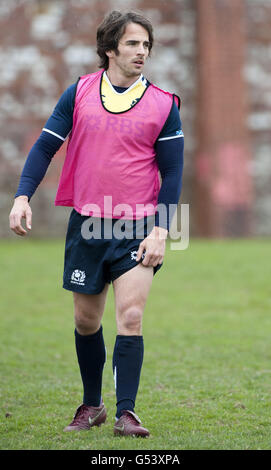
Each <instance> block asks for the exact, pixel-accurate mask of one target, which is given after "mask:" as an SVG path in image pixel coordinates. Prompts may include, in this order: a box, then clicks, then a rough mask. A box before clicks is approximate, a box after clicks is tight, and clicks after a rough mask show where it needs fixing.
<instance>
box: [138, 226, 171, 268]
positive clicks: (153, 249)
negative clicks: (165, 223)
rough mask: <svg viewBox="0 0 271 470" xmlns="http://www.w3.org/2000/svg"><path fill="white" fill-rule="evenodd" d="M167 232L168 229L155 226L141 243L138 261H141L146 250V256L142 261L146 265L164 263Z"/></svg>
mask: <svg viewBox="0 0 271 470" xmlns="http://www.w3.org/2000/svg"><path fill="white" fill-rule="evenodd" d="M167 234H168V231H167V230H166V229H165V228H162V227H153V229H152V231H151V233H150V234H149V235H148V236H147V237H146V238H144V240H143V241H142V242H141V243H140V245H139V249H138V252H137V257H136V261H140V259H141V257H142V254H143V251H144V250H145V257H144V259H143V261H142V264H143V265H144V266H154V267H155V266H157V265H158V264H162V262H163V259H164V256H165V249H166V238H167Z"/></svg>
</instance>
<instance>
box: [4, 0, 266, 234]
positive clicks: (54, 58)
mask: <svg viewBox="0 0 271 470" xmlns="http://www.w3.org/2000/svg"><path fill="white" fill-rule="evenodd" d="M204 1H207V2H208V0H204ZM218 1H223V0H218ZM113 8H114V9H117V8H120V9H123V8H126V9H127V8H133V9H140V10H142V11H143V12H144V13H145V14H146V15H147V16H148V17H149V18H150V19H151V20H152V22H153V24H154V28H155V39H156V46H155V48H154V51H153V54H152V58H151V59H150V61H149V63H148V65H147V66H146V70H145V75H146V76H147V77H148V78H149V79H150V80H151V81H153V82H154V83H156V84H157V85H158V86H160V87H162V88H165V89H168V90H169V91H174V92H176V93H177V94H179V95H181V97H182V109H181V118H182V121H183V129H184V133H185V172H184V187H183V193H182V198H181V202H183V203H189V202H190V201H192V196H193V191H194V188H193V184H194V181H195V180H194V178H195V151H196V148H197V146H198V144H199V143H198V142H197V132H196V125H195V123H196V116H197V109H198V96H197V85H198V79H197V73H198V65H199V60H198V49H197V31H196V27H197V8H196V2H195V1H194V0H170V1H164V0H145V1H141V0H134V1H130V0H129V1H128V0H126V1H124V0H114V1H113V0H106V1H98V0H92V1H90V0H58V1H51V0H40V1H32V0H10V1H9V2H6V1H0V44H1V45H0V59H1V64H2V66H1V69H0V124H1V131H0V132H1V140H0V236H13V234H12V233H10V231H9V228H8V214H9V211H10V209H11V206H12V199H13V196H14V193H15V192H16V188H17V185H18V180H19V175H20V172H21V170H22V167H23V165H24V162H25V159H26V157H27V154H28V152H29V150H30V148H31V146H32V145H33V143H34V142H35V139H36V138H37V137H38V136H39V134H40V132H41V129H42V127H43V125H44V123H45V122H46V120H47V118H48V117H49V115H50V114H51V112H52V110H53V108H54V106H55V104H56V102H57V100H58V98H59V97H60V95H61V94H62V92H63V91H64V90H65V88H67V87H68V86H69V85H70V84H71V83H73V82H75V81H76V80H77V78H78V76H80V75H83V74H86V73H90V72H93V71H95V70H97V56H96V47H95V36H96V27H97V24H99V22H100V21H101V20H102V18H103V16H104V14H105V13H106V12H107V11H108V10H111V9H113ZM245 25H246V26H245V27H246V36H247V38H248V43H247V48H246V60H245V66H244V69H243V70H240V74H244V77H245V80H246V82H247V85H248V89H249V94H248V109H249V113H248V116H247V126H248V128H249V131H250V133H249V136H250V142H251V149H252V156H253V159H252V166H251V172H252V176H253V184H254V186H255V190H254V201H253V220H254V224H253V227H254V233H255V234H256V235H261V234H270V233H271V221H270V220H271V218H270V213H271V205H270V204H268V203H269V201H270V191H269V188H270V179H271V178H270V177H271V174H270V173H271V170H270V164H269V161H270V157H269V150H270V146H271V136H270V132H269V128H270V121H271V98H270V97H271V85H270V80H269V77H268V74H269V75H270V73H269V72H270V70H269V69H270V60H268V57H269V58H270V55H271V52H270V51H271V32H270V31H271V28H270V25H271V4H270V2H268V1H267V0H257V1H256V0H254V1H253V0H245ZM207 33H208V31H207V32H206V34H207ZM268 64H269V65H268ZM229 73H230V71H229ZM232 112H233V114H234V103H232ZM65 146H66V143H65V144H64V145H63V146H62V148H61V150H60V151H59V152H58V153H57V155H56V156H55V158H54V160H53V162H52V164H51V165H50V167H49V170H48V173H47V175H46V177H45V179H44V181H43V182H42V183H41V185H40V187H39V188H38V190H37V192H36V194H35V195H34V196H33V198H32V200H31V206H32V209H33V229H32V232H33V235H34V234H35V235H37V236H42V235H45V236H58V235H64V234H65V230H66V221H67V216H68V213H69V211H70V210H69V209H66V208H59V207H58V208H55V207H54V205H53V201H54V196H55V193H56V187H57V181H58V178H59V175H60V171H61V166H62V163H63V159H64V155H65ZM190 215H191V230H192V233H194V234H197V232H198V228H197V226H196V224H195V218H194V216H193V215H194V207H193V204H191V214H190ZM268 219H269V220H268Z"/></svg>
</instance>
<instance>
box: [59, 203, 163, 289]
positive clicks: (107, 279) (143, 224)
mask: <svg viewBox="0 0 271 470" xmlns="http://www.w3.org/2000/svg"><path fill="white" fill-rule="evenodd" d="M124 222H125V223H124ZM153 226H154V216H148V217H144V218H143V219H140V220H125V221H123V220H122V219H105V218H97V217H88V216H82V215H81V214H79V213H78V212H76V211H75V209H73V210H72V212H71V214H70V219H69V225H68V230H67V236H66V245H65V262H64V275H63V287H64V289H67V290H71V291H73V292H81V293H84V294H99V293H100V292H102V290H103V289H104V287H105V284H106V283H109V284H110V283H111V282H112V281H114V280H115V279H117V278H118V277H119V276H121V275H122V274H124V273H125V272H126V271H129V270H130V269H132V268H134V267H135V266H137V264H139V263H141V262H142V260H143V259H144V253H143V255H142V259H141V260H140V261H136V256H137V250H138V248H139V245H140V243H141V241H142V240H143V239H144V238H146V236H147V235H148V234H149V233H150V232H151V230H152V228H153ZM161 266H162V264H158V265H157V266H155V267H154V268H153V272H154V274H155V273H156V272H157V271H158V269H160V268H161Z"/></svg>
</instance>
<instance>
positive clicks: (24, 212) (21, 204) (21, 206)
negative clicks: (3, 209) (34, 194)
mask: <svg viewBox="0 0 271 470" xmlns="http://www.w3.org/2000/svg"><path fill="white" fill-rule="evenodd" d="M22 218H23V219H26V228H27V229H28V230H31V222H32V211H31V207H30V205H29V204H28V196H18V197H16V199H15V202H14V205H13V207H12V209H11V212H10V214H9V226H10V228H11V230H13V232H15V233H16V234H17V235H20V236H25V235H26V234H27V231H26V230H25V229H24V228H23V227H22V225H21V221H22Z"/></svg>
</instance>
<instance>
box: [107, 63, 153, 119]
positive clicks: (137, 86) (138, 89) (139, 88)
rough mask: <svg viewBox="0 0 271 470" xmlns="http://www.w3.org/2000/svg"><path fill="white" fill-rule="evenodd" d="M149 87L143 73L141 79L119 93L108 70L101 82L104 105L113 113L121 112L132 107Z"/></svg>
mask: <svg viewBox="0 0 271 470" xmlns="http://www.w3.org/2000/svg"><path fill="white" fill-rule="evenodd" d="M146 88H147V80H146V79H145V78H144V77H143V75H142V74H141V75H140V77H139V79H138V80H137V81H136V82H135V83H133V84H132V85H131V86H130V87H129V88H127V90H125V91H124V92H123V93H118V92H117V91H116V90H115V89H114V87H113V86H112V84H111V82H110V81H109V78H108V76H107V74H106V72H104V73H103V76H102V82H101V98H102V102H103V105H104V107H105V108H106V109H107V110H108V111H110V112H111V113H121V112H124V111H128V109H131V108H132V107H133V106H134V105H135V104H136V103H137V101H139V100H140V98H141V97H142V95H143V93H144V91H145V90H146Z"/></svg>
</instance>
